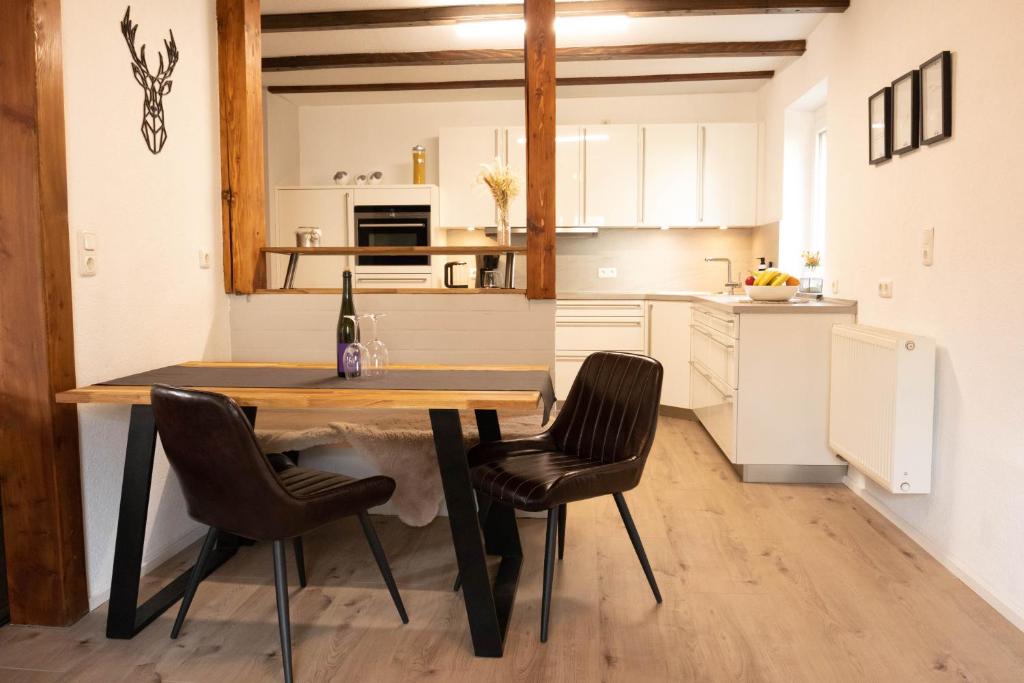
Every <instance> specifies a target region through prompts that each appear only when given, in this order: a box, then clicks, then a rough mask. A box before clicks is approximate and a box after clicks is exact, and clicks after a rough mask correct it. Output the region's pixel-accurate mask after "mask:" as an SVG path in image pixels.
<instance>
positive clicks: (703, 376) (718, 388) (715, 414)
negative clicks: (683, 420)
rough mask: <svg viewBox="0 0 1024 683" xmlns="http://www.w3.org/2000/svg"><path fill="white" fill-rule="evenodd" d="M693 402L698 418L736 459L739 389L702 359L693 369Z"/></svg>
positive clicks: (691, 388)
mask: <svg viewBox="0 0 1024 683" xmlns="http://www.w3.org/2000/svg"><path fill="white" fill-rule="evenodd" d="M690 404H691V405H692V406H693V412H694V413H695V414H696V415H697V419H698V420H700V423H701V424H702V425H704V428H705V429H706V430H708V434H710V435H711V438H712V439H714V440H715V443H717V444H718V447H719V448H721V449H722V452H723V453H725V456H726V457H727V458H729V460H730V461H731V462H734V463H735V462H736V392H735V391H734V390H733V389H732V388H731V387H725V386H722V384H721V382H719V381H717V380H716V379H715V378H714V377H713V376H712V375H711V373H710V372H709V371H708V370H707V369H706V368H704V367H701V366H700V364H699V363H693V364H692V367H691V372H690Z"/></svg>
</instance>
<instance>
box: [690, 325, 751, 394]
mask: <svg viewBox="0 0 1024 683" xmlns="http://www.w3.org/2000/svg"><path fill="white" fill-rule="evenodd" d="M736 343H737V342H736V340H735V339H733V338H732V337H729V336H727V335H725V334H722V333H721V332H716V331H715V330H712V329H711V328H708V327H705V326H704V325H701V324H698V323H693V324H692V325H691V326H690V357H691V358H692V359H693V360H695V361H697V362H698V363H700V364H701V366H703V367H704V369H706V370H708V371H710V372H711V374H712V375H714V376H715V377H716V378H717V379H718V380H720V381H722V382H724V383H725V384H727V385H728V386H729V387H731V388H733V389H736V388H739V372H738V369H737V368H738V363H737V362H736V358H737V356H736Z"/></svg>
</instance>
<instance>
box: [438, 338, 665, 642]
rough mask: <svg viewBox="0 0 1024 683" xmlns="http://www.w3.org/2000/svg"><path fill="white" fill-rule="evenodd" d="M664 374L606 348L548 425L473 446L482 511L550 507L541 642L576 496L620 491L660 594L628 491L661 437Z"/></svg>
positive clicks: (649, 361) (653, 364) (643, 359)
mask: <svg viewBox="0 0 1024 683" xmlns="http://www.w3.org/2000/svg"><path fill="white" fill-rule="evenodd" d="M662 374H663V370H662V367H661V363H659V362H658V361H656V360H654V359H653V358H649V357H647V356H639V355H635V354H630V353H613V352H607V351H603V352H599V353H594V354H591V355H590V356H589V357H588V358H587V359H586V360H585V361H584V362H583V366H582V367H581V368H580V371H579V374H578V375H577V376H576V380H575V381H574V382H573V384H572V388H571V389H570V391H569V396H568V397H566V400H565V403H564V404H563V405H562V409H561V410H560V411H559V413H558V416H557V417H556V418H555V421H554V422H553V423H552V425H551V427H550V428H549V429H548V430H547V431H546V432H544V433H543V434H539V435H537V436H534V437H529V438H525V439H513V440H507V441H494V442H490V443H481V444H478V445H477V446H474V447H473V448H472V449H470V451H469V453H468V458H469V463H470V467H471V468H472V469H471V471H470V472H471V477H472V480H473V486H474V488H475V489H476V491H477V493H478V494H482V496H481V515H482V516H483V515H486V508H487V507H489V501H498V502H500V503H503V504H505V505H509V506H511V507H515V508H518V509H520V510H528V511H534V512H537V511H541V510H547V512H548V524H547V540H546V544H545V551H544V595H543V602H542V606H541V627H540V640H541V642H546V641H547V639H548V617H549V614H550V609H551V580H552V576H553V574H554V550H555V535H556V533H557V535H558V546H559V548H558V557H559V559H561V558H562V555H563V553H564V548H565V521H566V510H567V505H568V504H569V503H572V502H575V501H579V500H585V499H588V498H596V497H598V496H604V495H609V494H610V495H611V496H613V497H614V498H615V504H616V505H617V506H618V508H619V514H620V515H622V521H623V522H624V523H625V525H626V531H627V532H628V533H629V539H630V541H632V542H633V549H634V550H635V551H636V554H637V557H638V558H639V559H640V565H641V566H642V567H643V570H644V574H646V575H647V581H648V583H649V584H650V586H651V590H652V591H653V592H654V599H655V600H657V601H658V602H659V603H660V602H661V592H660V591H659V590H658V584H657V582H656V581H655V579H654V573H653V572H652V571H651V565H650V563H649V562H648V561H647V554H646V553H645V552H644V548H643V544H642V543H641V542H640V535H639V534H638V533H637V530H636V525H635V524H634V523H633V518H632V516H631V515H630V514H629V508H628V507H627V506H626V500H625V498H624V497H623V495H622V493H623V491H628V490H630V489H632V488H634V487H635V486H636V485H637V484H639V483H640V475H641V474H643V471H644V463H645V462H646V461H647V454H648V453H649V452H650V450H651V444H652V443H653V442H654V432H655V430H656V429H657V426H658V405H659V403H660V401H661V380H662ZM556 512H557V514H556ZM456 585H458V584H456Z"/></svg>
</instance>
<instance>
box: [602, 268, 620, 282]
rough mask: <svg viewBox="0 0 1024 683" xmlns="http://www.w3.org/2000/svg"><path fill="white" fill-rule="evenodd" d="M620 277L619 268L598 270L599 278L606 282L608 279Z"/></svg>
mask: <svg viewBox="0 0 1024 683" xmlns="http://www.w3.org/2000/svg"><path fill="white" fill-rule="evenodd" d="M618 276H619V269H618V268H598V269H597V277H599V278H601V279H602V280H605V279H607V278H612V277H618Z"/></svg>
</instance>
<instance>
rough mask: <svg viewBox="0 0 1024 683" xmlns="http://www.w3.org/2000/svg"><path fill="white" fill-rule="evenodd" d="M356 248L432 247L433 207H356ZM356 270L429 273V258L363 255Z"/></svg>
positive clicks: (397, 255) (358, 258)
mask: <svg viewBox="0 0 1024 683" xmlns="http://www.w3.org/2000/svg"><path fill="white" fill-rule="evenodd" d="M355 224H356V231H355V232H356V246H360V247H394V248H398V249H401V248H402V247H429V246H430V207H429V206H419V205H408V206H356V207H355ZM356 268H357V270H372V271H379V270H380V269H381V268H385V269H387V270H391V269H395V271H398V270H401V271H406V272H409V271H412V270H413V269H415V270H416V271H429V270H430V256H428V255H425V254H388V255H384V254H381V255H377V254H373V255H362V254H360V255H359V256H358V257H357V258H356Z"/></svg>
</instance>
